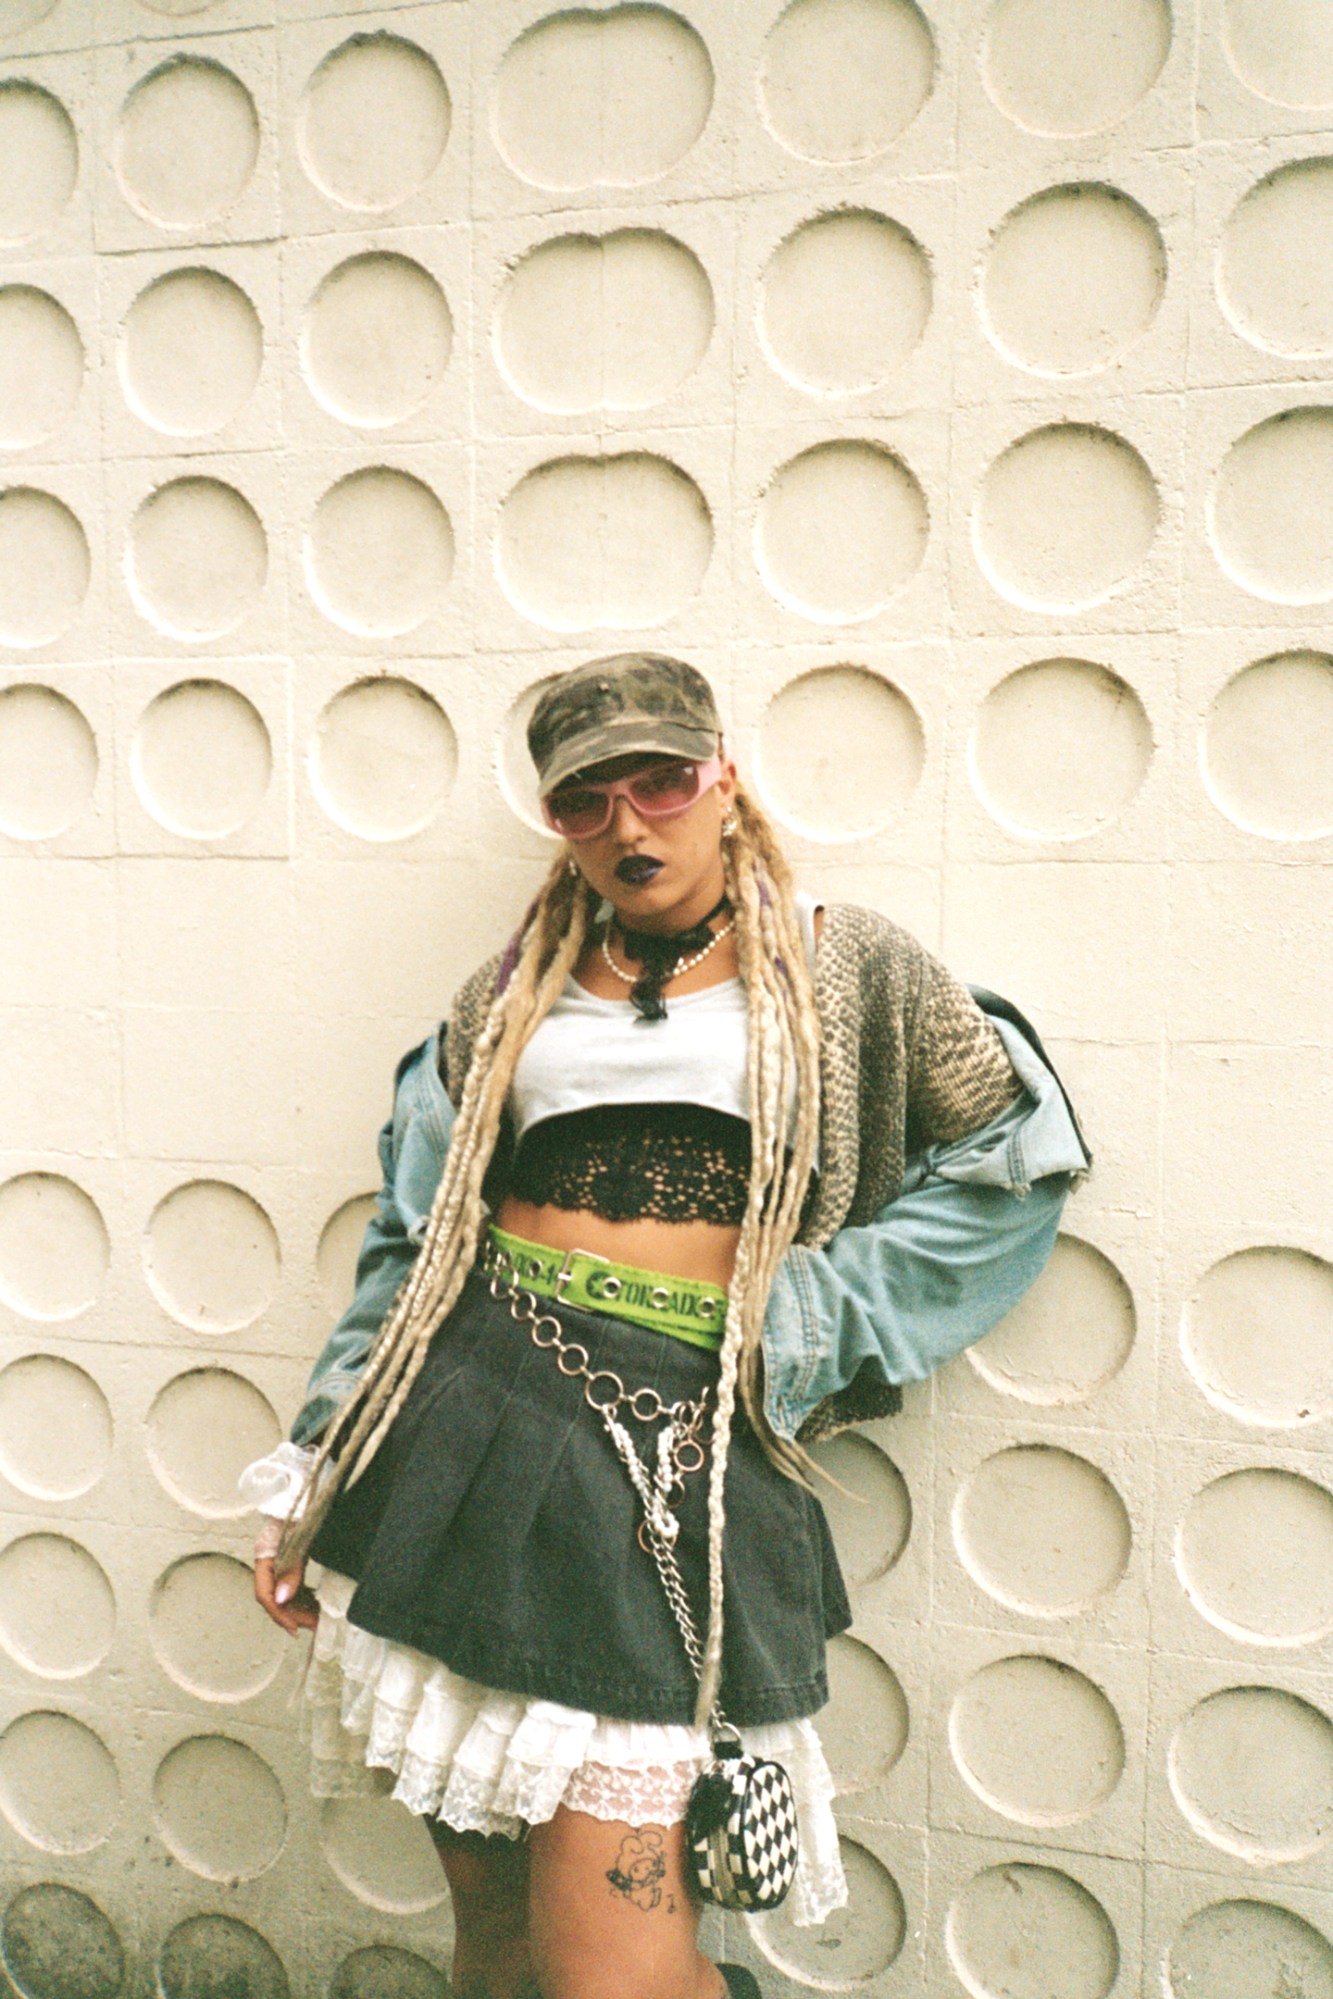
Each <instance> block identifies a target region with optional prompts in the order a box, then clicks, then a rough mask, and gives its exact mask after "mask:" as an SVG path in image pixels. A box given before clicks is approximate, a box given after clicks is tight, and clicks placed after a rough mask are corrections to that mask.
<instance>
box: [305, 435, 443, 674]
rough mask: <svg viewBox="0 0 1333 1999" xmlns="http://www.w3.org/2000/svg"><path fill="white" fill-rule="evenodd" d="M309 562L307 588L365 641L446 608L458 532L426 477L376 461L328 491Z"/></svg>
mask: <svg viewBox="0 0 1333 1999" xmlns="http://www.w3.org/2000/svg"><path fill="white" fill-rule="evenodd" d="M304 559H305V575H306V586H307V588H308V589H309V591H310V594H311V596H312V597H313V598H314V600H315V602H316V604H317V605H318V606H319V608H320V610H321V611H322V612H323V613H324V615H325V617H326V618H329V619H331V620H332V622H333V623H334V624H335V625H341V627H342V629H343V630H344V631H346V632H356V633H357V634H359V635H360V636H361V637H363V638H401V637H402V636H403V635H404V633H406V632H413V631H415V630H416V629H417V627H418V625H423V624H424V623H425V622H426V620H427V618H429V617H430V616H431V615H432V614H433V613H434V612H435V611H438V609H439V608H440V605H441V603H442V602H443V600H444V596H445V593H446V591H447V590H448V588H449V579H450V577H451V576H452V574H453V568H454V534H453V529H452V527H451V526H450V524H449V516H448V514H447V513H446V512H445V510H444V508H443V507H442V506H441V504H440V502H439V500H438V499H437V498H436V497H435V494H434V493H433V492H432V491H431V489H430V487H429V486H427V485H426V484H425V482H424V481H423V480H421V479H414V478H413V477H412V475H411V473H410V472H398V471H395V470H393V469H392V468H391V467H389V466H387V465H368V466H366V467H365V469H364V470H362V471H360V472H349V473H348V474H347V475H346V477H345V478H342V479H339V480H338V481H337V483H336V484H335V485H332V486H330V487H329V489H328V491H327V492H326V493H325V494H324V496H323V498H322V499H321V500H320V502H319V505H318V506H317V507H316V508H315V514H314V519H313V520H312V522H311V524H310V529H309V532H308V533H307V535H306V538H305V548H304Z"/></svg>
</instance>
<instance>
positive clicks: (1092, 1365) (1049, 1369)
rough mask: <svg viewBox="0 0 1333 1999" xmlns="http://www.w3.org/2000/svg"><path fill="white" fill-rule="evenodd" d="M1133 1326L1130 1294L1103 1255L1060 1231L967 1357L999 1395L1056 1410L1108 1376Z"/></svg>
mask: <svg viewBox="0 0 1333 1999" xmlns="http://www.w3.org/2000/svg"><path fill="white" fill-rule="evenodd" d="M1134 1330H1135V1321H1134V1300H1133V1298H1132V1297H1131V1295H1130V1291H1129V1286H1128V1285H1127V1284H1126V1283H1125V1280H1124V1278H1123V1277H1122V1276H1121V1275H1120V1272H1119V1271H1118V1270H1117V1269H1116V1267H1115V1265H1114V1264H1113V1263H1112V1262H1111V1260H1110V1258H1109V1257H1106V1256H1103V1255H1102V1252H1101V1251H1100V1250H1099V1249H1094V1248H1093V1246H1092V1244H1091V1243H1090V1242H1082V1241H1080V1240H1079V1238H1078V1237H1077V1236H1069V1235H1060V1236H1057V1237H1056V1240H1055V1247H1054V1249H1053V1250H1052V1251H1051V1256H1050V1260H1049V1262H1048V1263H1047V1265H1046V1268H1045V1269H1044V1270H1043V1271H1042V1273H1041V1276H1040V1277H1039V1278H1038V1279H1037V1281H1036V1283H1035V1284H1034V1285H1033V1286H1032V1288H1031V1290H1030V1291H1028V1292H1026V1293H1025V1294H1024V1296H1023V1297H1022V1298H1021V1299H1020V1300H1019V1302H1018V1304H1017V1305H1015V1306H1014V1307H1013V1308H1012V1310H1010V1311H1009V1312H1006V1314H1005V1316H1004V1318H1003V1319H1001V1321H1000V1323H999V1325H998V1326H997V1327H996V1328H995V1330H994V1332H992V1333H988V1334H987V1335H986V1338H985V1339H984V1340H980V1341H979V1342H978V1343H977V1345H976V1346H973V1347H969V1348H968V1349H967V1357H968V1359H969V1360H970V1361H971V1363H972V1365H973V1367H974V1368H975V1369H976V1371H977V1373H978V1374H979V1375H980V1376H981V1378H982V1380H983V1381H985V1382H987V1383H989V1385H990V1386H991V1387H992V1388H994V1389H997V1390H998V1391H999V1393H1000V1394H1001V1395H1010V1396H1012V1397H1013V1398H1014V1400H1015V1401H1018V1402H1027V1403H1031V1404H1034V1405H1035V1406H1036V1407H1038V1408H1044V1409H1050V1408H1060V1407H1064V1406H1067V1405H1069V1404H1071V1403H1078V1402H1086V1401H1087V1400H1088V1399H1089V1397H1090V1396H1093V1395H1095V1394H1096V1393H1097V1392H1098V1390H1099V1389H1101V1388H1104V1387H1105V1386H1106V1384H1107V1382H1108V1381H1113V1380H1114V1379H1115V1377H1116V1375H1117V1374H1119V1372H1120V1370H1121V1368H1122V1367H1123V1366H1124V1364H1125V1362H1126V1361H1127V1360H1128V1358H1129V1354H1130V1349H1131V1348H1132V1347H1133V1344H1134Z"/></svg>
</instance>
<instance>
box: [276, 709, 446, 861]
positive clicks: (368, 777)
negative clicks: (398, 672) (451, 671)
mask: <svg viewBox="0 0 1333 1999" xmlns="http://www.w3.org/2000/svg"><path fill="white" fill-rule="evenodd" d="M457 768H458V743H457V739H456V738H455V736H454V731H453V727H452V725H451V723H450V721H449V718H448V716H447V715H446V714H445V712H444V710H443V709H442V708H441V707H440V706H439V704H438V703H437V702H436V701H434V700H433V699H432V698H431V696H430V695H429V694H427V692H426V690H425V688H424V687H418V686H416V684H415V683H414V682H412V681H410V680H396V679H387V678H386V679H381V680H359V681H357V682H356V683H355V684H354V685H353V686H351V687H344V688H343V689H342V690H341V692H339V693H337V694H335V695H334V697H333V699H332V701H330V702H329V704H328V706H327V707H326V708H325V709H324V710H323V712H322V714H321V715H320V718H319V721H318V723H317V724H316V727H315V739H314V742H313V743H312V745H311V749H310V782H311V785H312V787H313V789H314V793H315V796H316V798H318V800H319V802H320V804H321V805H322V806H323V808H324V810H325V811H326V812H327V813H328V815H329V817H330V819H332V820H333V821H334V823H335V824H336V825H339V826H342V827H345V828H346V830H347V831H348V832H349V833H356V834H357V835H358V836H359V837H360V838H361V839H363V840H405V839H407V838H408V837H409V836H410V835H411V834H413V833H420V832H423V831H424V830H425V828H426V827H427V826H429V825H430V824H431V822H432V820H434V819H436V818H437V817H438V816H439V812H440V808H441V807H442V805H443V804H444V801H445V799H446V798H447V797H448V795H449V791H450V787H451V786H452V784H453V781H454V774H455V772H456V770H457Z"/></svg>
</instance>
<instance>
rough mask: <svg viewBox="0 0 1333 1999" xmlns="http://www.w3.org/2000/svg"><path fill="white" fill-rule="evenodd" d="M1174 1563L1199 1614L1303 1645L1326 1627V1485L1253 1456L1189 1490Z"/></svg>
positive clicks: (1245, 1635) (1237, 1629) (1267, 1638)
mask: <svg viewBox="0 0 1333 1999" xmlns="http://www.w3.org/2000/svg"><path fill="white" fill-rule="evenodd" d="M1176 1569H1177V1572H1178V1573H1179V1576H1180V1580H1181V1582H1182V1583H1183V1584H1184V1586H1185V1589H1186V1590H1187V1592H1188V1593H1189V1597H1190V1601H1191V1602H1192V1603H1193V1605H1194V1607H1195V1609H1196V1610H1197V1611H1198V1612H1199V1614H1200V1615H1201V1616H1202V1617H1206V1618H1207V1619H1208V1622H1209V1623H1210V1624H1213V1625H1216V1627H1217V1629H1218V1630H1219V1631H1225V1632H1226V1633H1227V1636H1228V1637H1230V1638H1240V1639H1242V1640H1244V1641H1245V1642H1246V1643H1248V1644H1251V1645H1311V1644H1314V1643H1316V1642H1317V1641H1318V1640H1319V1639H1321V1638H1324V1637H1327V1635H1328V1633H1329V1632H1330V1631H1333V1493H1329V1492H1327V1491H1326V1490H1325V1488H1324V1487H1323V1486H1322V1485H1316V1484H1315V1482H1314V1480H1313V1479H1308V1478H1301V1477H1299V1476H1298V1475H1297V1474H1296V1473H1295V1472H1287V1471H1278V1470H1275V1469H1272V1468H1268V1467H1264V1466H1259V1465H1255V1466H1252V1467H1250V1468H1249V1469H1247V1470H1245V1471H1235V1472H1228V1473H1227V1474H1226V1475H1225V1476H1223V1477H1222V1478H1215V1479H1214V1480H1213V1481H1212V1483H1211V1484H1209V1485H1206V1486H1204V1488H1203V1490H1202V1491H1201V1492H1196V1493H1195V1495H1194V1497H1193V1498H1192V1499H1191V1501H1190V1503H1189V1505H1188V1507H1187V1508H1186V1511H1185V1515H1184V1518H1183V1519H1182V1520H1181V1522H1180V1524H1179V1526H1178V1527H1177V1529H1176Z"/></svg>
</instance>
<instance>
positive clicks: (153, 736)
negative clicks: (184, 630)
mask: <svg viewBox="0 0 1333 1999" xmlns="http://www.w3.org/2000/svg"><path fill="white" fill-rule="evenodd" d="M272 772H273V748H272V744H271V743H270V742H269V734H268V730H267V729H266V728H265V726H264V721H263V717H262V716H261V715H260V714H259V711H258V710H257V709H256V708H253V707H252V706H251V704H250V703H249V702H248V701H247V700H246V698H245V696H244V695H243V694H241V693H240V692H239V691H238V690H237V689H236V688H234V687H228V686H227V685H226V684H225V683H224V682H223V681H220V680H181V681H177V683H176V685H175V686H174V687H168V688H166V689H164V691H163V692H162V693H161V694H158V695H156V696H155V697H154V698H153V700H152V701H150V702H149V704H148V706H147V708H145V710H144V712H143V714H142V715H141V716H140V717H139V721H138V725H137V727H136V728H135V731H134V737H133V740H132V742H131V745H130V774H131V776H132V778H133V780H134V788H135V790H136V791H137V793H138V794H139V798H140V800H141V802H142V804H143V806H144V809H145V811H147V812H150V813H151V814H152V816H153V818H154V819H156V820H157V821H158V824H159V825H162V826H165V827H167V829H168V830H169V831H170V832H172V833H179V834H181V835H182V837H183V838H185V839H187V840H220V839H222V838H223V837H224V835H226V834H228V833H236V832H239V831H240V829H241V827H242V826H245V825H247V824H248V822H249V821H250V820H251V819H253V817H254V815H255V813H256V812H257V811H258V810H259V807H260V805H261V804H262V803H263V799H264V794H265V792H266V791H267V790H268V784H269V778H270V777H271V775H272Z"/></svg>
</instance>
